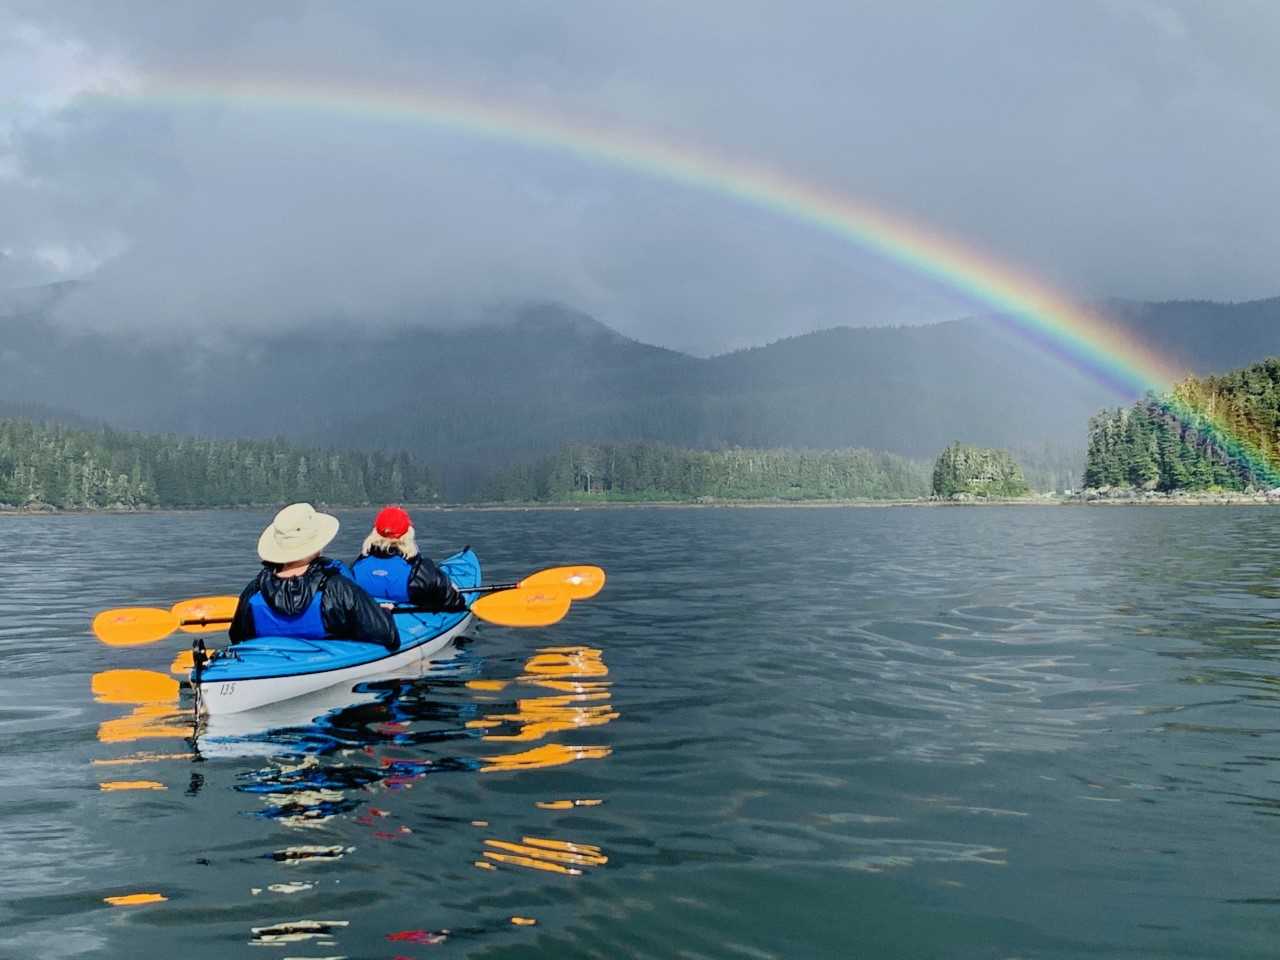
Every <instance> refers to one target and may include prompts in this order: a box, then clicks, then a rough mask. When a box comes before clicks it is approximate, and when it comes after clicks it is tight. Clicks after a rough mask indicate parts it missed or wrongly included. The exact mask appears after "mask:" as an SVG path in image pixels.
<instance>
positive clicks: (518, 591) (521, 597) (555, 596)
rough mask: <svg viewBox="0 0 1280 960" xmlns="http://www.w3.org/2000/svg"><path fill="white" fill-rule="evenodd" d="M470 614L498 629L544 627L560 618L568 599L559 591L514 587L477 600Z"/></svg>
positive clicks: (567, 605)
mask: <svg viewBox="0 0 1280 960" xmlns="http://www.w3.org/2000/svg"><path fill="white" fill-rule="evenodd" d="M471 612H472V613H474V614H475V615H476V616H477V617H479V618H480V619H481V620H486V621H488V622H489V623H496V624H497V625H498V626H500V627H547V626H550V625H551V624H553V623H557V622H559V621H560V620H562V619H564V615H565V614H566V613H568V612H569V597H568V595H567V594H565V593H563V592H561V591H559V590H549V589H545V588H542V587H516V588H515V589H514V590H499V591H498V592H497V593H491V594H489V595H488V596H487V597H481V598H480V599H479V600H477V601H476V602H475V603H473V604H471Z"/></svg>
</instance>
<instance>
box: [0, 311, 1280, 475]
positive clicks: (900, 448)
mask: <svg viewBox="0 0 1280 960" xmlns="http://www.w3.org/2000/svg"><path fill="white" fill-rule="evenodd" d="M38 300H39V298H30V297H28V298H27V301H26V303H27V305H26V306H24V307H21V308H18V309H11V310H10V312H9V315H8V317H7V318H5V319H3V320H2V321H0V322H3V325H4V331H5V335H4V339H3V343H2V344H0V403H4V402H6V401H8V402H10V403H15V402H16V403H26V404H31V403H39V404H47V405H49V406H51V407H56V408H61V409H65V410H70V411H74V412H76V413H79V414H81V415H84V416H90V417H92V418H94V419H98V420H103V421H106V422H108V423H111V424H112V425H114V426H119V427H128V428H134V429H141V430H149V431H173V432H181V433H191V434H200V435H208V436H215V437H216V436H250V437H269V436H276V435H284V436H288V437H290V438H291V439H294V440H297V441H298V442H305V443H320V444H325V445H333V446H340V447H356V448H402V449H406V450H409V451H411V452H413V453H415V454H417V455H418V456H420V457H421V458H423V459H424V460H425V461H426V462H428V463H431V464H433V465H438V467H439V468H440V471H441V474H442V479H443V482H444V485H445V490H446V493H447V494H448V495H450V496H458V495H461V494H462V493H464V492H466V490H467V489H468V488H471V487H473V486H474V485H475V484H476V483H478V482H479V481H480V480H481V479H482V478H484V477H486V476H488V475H489V474H491V473H492V472H493V471H494V470H496V469H497V468H499V467H501V466H505V465H507V464H511V463H518V462H524V461H531V460H534V459H537V458H539V457H541V456H544V455H546V454H548V453H551V452H553V451H554V450H556V449H557V448H558V447H559V446H560V444H562V443H563V442H565V441H585V442H623V441H641V440H643V441H657V442H663V443H669V444H675V445H680V446H687V447H696V448H707V449H717V448H722V447H726V446H735V445H736V446H743V447H756V448H768V447H778V446H805V447H818V448H835V447H855V446H856V447H867V448H872V449H882V450H888V451H893V452H897V453H902V454H906V455H908V456H912V457H921V458H925V457H927V458H932V457H934V456H936V455H937V453H938V452H939V451H940V450H941V449H943V448H944V447H946V446H947V445H948V444H950V443H952V442H954V441H957V440H958V441H963V442H966V443H973V444H978V445H982V446H991V447H1004V448H1009V449H1013V450H1016V451H1024V450H1034V451H1044V450H1045V448H1046V446H1047V447H1048V448H1049V452H1052V451H1055V450H1056V451H1059V452H1060V451H1061V450H1063V449H1064V448H1066V449H1073V450H1083V447H1084V443H1085V439H1086V424H1087V421H1088V418H1089V417H1090V416H1091V415H1092V414H1094V413H1095V412H1097V410H1098V409H1100V408H1101V407H1104V406H1115V405H1117V404H1120V403H1128V402H1131V401H1132V400H1133V399H1135V398H1134V397H1123V396H1117V395H1116V394H1115V393H1114V392H1112V391H1110V390H1109V389H1107V388H1104V387H1102V386H1100V385H1099V384H1097V383H1096V382H1094V381H1093V380H1092V379H1090V378H1089V377H1088V376H1086V375H1085V374H1082V373H1080V372H1077V371H1075V370H1072V369H1070V368H1068V367H1066V366H1065V365H1063V364H1062V363H1061V362H1060V361H1058V360H1057V359H1055V358H1054V357H1052V356H1049V355H1048V354H1046V353H1045V352H1043V351H1042V350H1039V349H1037V348H1035V347H1034V346H1032V345H1031V344H1030V343H1028V342H1027V341H1025V340H1023V339H1022V338H1020V337H1019V336H1018V335H1016V334H1014V333H1011V332H1010V331H1009V330H1008V329H1006V327H1005V325H1003V324H1001V323H1000V322H998V321H997V320H986V319H971V320H963V321H953V322H948V323H941V324H936V325H931V326H916V327H892V328H889V327H878V328H858V329H851V328H836V329H832V330H825V331H822V332H819V333H812V334H807V335H804V336H799V337H792V338H789V339H786V340H781V341H778V342H776V343H772V344H769V345H768V346H763V347H757V348H753V349H749V350H743V351H739V352H735V353H731V354H726V355H723V356H718V357H712V358H710V359H702V358H696V357H691V356H687V355H685V354H681V353H678V352H676V351H672V350H667V349H664V348H661V347H656V346H651V345H648V344H644V343H640V342H637V341H635V340H631V339H629V338H627V337H624V336H622V335H620V334H618V333H617V332H615V331H613V330H611V329H609V328H608V327H606V326H604V325H603V324H600V323H598V322H597V321H595V320H593V319H592V318H590V317H588V316H586V315H584V314H581V313H579V312H576V311H573V310H569V309H566V308H564V307H560V306H554V305H537V306H529V307H525V308H522V309H518V310H513V311H511V312H510V313H509V314H507V315H504V316H503V317H501V318H500V319H495V320H492V321H491V322H488V323H483V324H478V325H473V326H470V327H467V328H465V329H452V330H448V329H432V328H429V327H428V326H427V325H426V324H425V323H424V322H405V323H404V324H402V325H401V326H399V327H398V328H395V329H383V330H379V331H374V332H363V331H357V330H351V331H349V332H347V333H345V334H339V333H337V332H335V331H334V330H333V329H326V328H323V327H321V326H319V325H317V327H316V328H315V329H308V330H303V331H301V332H292V333H287V334H285V333H277V332H272V331H270V330H264V331H262V332H261V333H258V334H255V335H240V336H237V337H234V338H233V337H225V338H221V339H218V338H213V337H205V338H203V339H198V340H191V339H186V340H180V339H177V338H166V337H163V336H159V335H157V336H156V337H153V338H146V339H140V338H138V337H136V336H131V335H123V334H109V333H72V332H68V331H65V330H62V329H61V328H59V327H58V326H57V325H56V324H54V323H52V321H51V319H50V314H51V310H50V308H49V307H47V306H42V305H41V304H40V303H38V302H36V301H38ZM33 303H34V305H32V304H33ZM1107 306H1108V309H1109V310H1111V311H1112V314H1113V315H1114V316H1115V317H1116V318H1117V322H1119V323H1122V324H1124V325H1125V326H1128V327H1129V328H1130V329H1131V330H1132V331H1133V332H1134V333H1135V335H1136V336H1138V337H1140V338H1143V339H1145V340H1147V341H1149V342H1152V343H1153V344H1156V345H1158V346H1159V347H1161V348H1162V349H1163V350H1165V351H1166V352H1168V353H1170V354H1172V355H1174V356H1180V357H1184V358H1186V359H1187V360H1188V361H1190V362H1189V365H1190V366H1191V367H1192V368H1193V369H1195V370H1196V371H1197V372H1210V371H1212V370H1214V369H1221V368H1223V367H1226V366H1230V365H1232V364H1235V365H1239V363H1238V362H1237V360H1235V359H1234V358H1236V357H1247V358H1249V359H1254V360H1256V359H1258V358H1261V357H1264V356H1267V355H1270V354H1280V298H1277V299H1273V300H1266V301H1257V302H1253V303H1243V304H1203V303H1168V304H1138V303H1116V304H1109V305H1107ZM2 315H3V311H0V316H2ZM1081 459H1082V458H1081Z"/></svg>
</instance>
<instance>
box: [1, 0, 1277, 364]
mask: <svg viewBox="0 0 1280 960" xmlns="http://www.w3.org/2000/svg"><path fill="white" fill-rule="evenodd" d="M6 25H7V26H6ZM6 31H7V32H6ZM1277 41H1280V7H1276V6H1275V5H1274V4H1270V3H1264V2H1247V0H1241V2H1238V3H1235V4H1231V5H1228V6H1226V7H1221V6H1219V5H1213V6H1209V5H1202V4H1193V3H1173V2H1168V3H1165V2H1157V0H1131V2H1130V0H1125V2H1122V0H1096V2H1080V3H1073V4H1061V3H1049V2H1043V3H1038V2H1023V0H1000V2H997V0H974V2H970V3H966V4H934V3H924V2H921V3H914V4H913V3H907V4H903V3H894V4H889V3H883V4H865V3H864V4H859V3H855V4H850V3H846V2H835V0H832V2H816V0H815V2H810V3H806V4H801V5H796V4H791V5H780V4H771V3H763V2H749V0H734V2H729V0H708V2H705V3H699V4H689V3H676V2H655V3H647V4H631V5H624V4H603V3H599V2H585V0H584V2H564V3H560V4H556V5H548V4H541V3H533V2H527V3H511V4H502V5H476V4H468V3H456V4H448V3H432V4H421V3H416V2H412V3H411V2H404V3H383V4H379V5H376V6H370V5H360V6H356V5H350V4H343V3H337V2H332V3H309V2H300V0H299V2H291V3H281V4H272V5H265V6H264V9H263V10H258V8H257V5H254V6H250V5H227V4H216V3H194V2H191V3H174V4H164V5H161V6H159V7H156V6H154V5H150V4H148V5H146V6H145V7H144V6H143V5H141V4H136V5H135V4H126V3H121V4H100V3H89V2H83V3H63V4H57V3H44V2H42V3H38V4H37V3H27V2H16V3H10V4H8V5H7V7H6V5H5V4H4V3H3V0H0V81H4V82H6V84H7V85H8V87H9V89H12V90H15V91H16V94H17V95H16V96H14V97H11V98H8V99H6V100H5V101H3V104H4V105H3V107H0V253H3V254H4V257H3V260H0V283H7V284H11V285H13V284H18V283H20V282H23V281H29V282H39V281H44V280H47V279H49V277H50V276H58V275H63V274H69V273H75V272H77V271H83V270H85V269H87V267H88V266H89V265H92V264H95V263H100V264H101V266H100V267H99V269H98V272H97V273H96V274H95V278H94V281H93V283H92V284H91V285H86V286H85V288H84V290H83V292H82V293H81V294H80V295H79V296H78V297H72V298H69V299H68V300H67V301H66V302H65V311H64V315H63V319H64V320H65V322H68V323H77V324H90V325H112V326H119V325H126V324H136V325H144V326H146V327H147V328H148V329H167V330H173V331H177V332H180V333H181V334H182V335H184V336H185V335H188V334H189V332H190V331H192V330H196V331H199V332H201V333H202V334H204V335H207V336H211V337H217V336H220V335H222V333H223V332H224V331H226V330H229V329H241V330H243V329H249V330H252V329H257V328H260V327H262V326H280V325H290V324H301V323H316V322H323V321H333V322H339V321H340V322H343V323H345V324H355V323H365V322H368V323H376V322H382V321H385V320H388V319H399V318H404V317H419V318H435V319H454V320H457V319H459V318H463V317H465V316H466V315H468V314H469V313H471V312H474V311H476V310H478V309H483V308H484V307H486V306H489V305H491V304H494V303H500V302H505V301H510V300H521V299H556V300H562V301H565V302H567V303H571V304H573V305H575V306H580V307H582V308H584V309H587V310H590V311H592V312H594V313H595V314H596V315H597V316H599V317H600V318H601V319H602V320H604V321H606V322H608V323H611V324H613V325H614V326H616V327H618V328H619V329H621V330H623V331H624V332H626V333H629V334H631V335H635V336H638V337H641V338H643V339H649V340H653V341H656V342H661V343H664V344H669V345H672V346H676V347H681V348H688V349H693V350H697V351H703V352H706V351H714V350H719V349H725V348H727V347H732V346H740V345H744V344H747V343H754V342H759V341H761V340H764V339H768V338H772V337H776V336H782V335H787V334H791V333H796V332H801V331H803V330H807V329H813V328H817V327H824V326H831V325H834V324H838V323H852V324H862V323H910V322H919V321H925V320H936V319H943V318H947V317H951V316H955V315H958V314H961V313H965V312H969V311H971V310H973V309H975V308H976V307H977V306H979V305H976V304H974V303H972V302H970V301H967V300H965V299H964V298H963V297H962V296H960V295H959V294H957V293H955V292H954V291H951V290H948V289H947V288H946V287H944V286H941V285H939V284H938V283H936V282H934V281H932V280H930V279H929V278H928V277H924V276H921V275H919V274H917V273H914V272H912V271H910V270H907V269H904V268H901V267H898V266H895V265H893V264H890V263H887V262H885V261H883V260H882V259H880V258H878V257H876V256H874V255H871V254H868V253H866V252H864V251H861V250H859V249H857V248H856V247H854V246H852V245H850V244H849V243H847V242H845V241H843V240H841V239H839V238H836V237H832V236H829V235H826V234H824V233H822V232H821V231H820V230H817V229H814V228H813V227H811V226H808V225H806V224H803V223H800V222H796V221H789V220H787V219H785V218H783V217H780V216H778V215H776V214H773V213H769V212H766V211H761V210H756V209H752V208H750V207H748V206H744V205H743V204H741V203H739V202H737V201H734V200H732V199H730V198H727V197H725V196H721V195H716V194H714V193H712V192H706V191H698V190H693V189H690V188H687V187H680V186H675V185H673V184H670V183H664V182H661V181H660V180H655V179H653V178H649V177H645V176H640V175H636V174H631V173H627V172H625V171H621V170H617V169H609V168H608V167H606V166H603V165H600V164H598V163H585V162H583V161H582V160H581V159H579V158H575V157H573V156H572V155H570V154H567V153H563V152H561V153H557V152H556V151H554V150H552V151H548V150H540V149H531V148H528V147H521V146H518V145H514V144H511V143H502V142H496V141H486V140H483V139H477V138H474V137H468V136H466V135H463V134H461V133H459V132H457V131H449V130H441V129H432V128H430V127H427V126H424V125H421V124H412V123H407V124H406V123H396V122H387V121H385V120H379V119H378V118H375V117H364V118H361V117H353V116H351V115H344V114H341V113H336V112H335V113H311V112H305V111H296V110H292V111H291V110H288V109H279V108H272V107H270V106H261V107H258V108H248V107H245V106H243V105H242V106H235V105H228V104H216V103H215V104H205V105H197V106H188V107H183V108H178V107H175V106H165V105H164V104H163V102H148V101H146V100H142V101H135V102H133V103H131V104H130V103H125V104H116V105H106V104H104V103H102V102H101V101H99V100H94V99H85V98H81V97H77V93H78V92H82V91H90V92H91V91H94V90H102V89H108V90H110V89H118V88H120V87H122V86H126V87H128V86H133V87H138V88H146V86H147V85H148V84H149V83H154V82H155V78H156V77H158V76H163V75H169V74H172V73H175V72H177V73H182V72H190V73H196V74H201V73H215V74H218V75H230V76H248V77H264V78H266V77H274V78H287V79H289V78H291V79H293V80H298V81H301V82H306V81H307V80H308V79H311V80H313V81H314V80H322V81H324V82H327V83H337V84H339V85H341V83H342V82H343V78H351V79H353V80H355V81H358V82H360V83H362V84H373V85H378V84H381V85H388V86H393V87H397V88H403V89H414V88H424V89H435V90H439V89H445V90H449V91H455V92H460V93H471V94H475V95H482V96H485V97H490V98H499V99H503V100H505V101H508V102H510V103H512V104H513V105H518V104H529V105H530V106H532V107H533V108H536V109H538V110H544V111H548V110H549V111H552V112H555V113H557V114H563V115H566V116H571V117H583V118H593V119H598V120H601V121H604V122H608V123H612V124H616V125H618V126H621V127H626V128H633V129H636V130H644V131H652V132H653V133H654V134H655V135H657V136H660V137H661V138H663V139H666V140H669V141H674V142H677V143H690V144H703V145H707V146H709V147H712V148H714V149H716V150H717V151H720V152H724V153H729V154H731V155H736V156H740V157H743V158H747V159H751V160H754V161H758V162H760V163H763V164H768V165H772V166H775V167H777V168H780V169H783V170H785V171H787V172H788V173H789V174H791V175H792V176H795V177H798V178H800V179H808V180H812V181H814V182H818V183H822V184H826V185H829V186H830V187H831V188H833V189H835V190H837V191H843V192H845V193H847V194H849V195H850V196H853V197H857V198H859V199H862V200H865V201H868V202H871V203H873V204H878V205H880V206H882V207H884V208H886V209H888V210H892V211H896V212H899V213H901V214H903V215H905V216H908V217H911V218H914V219H916V220H919V221H921V222H922V223H926V224H931V225H934V226H935V227H936V228H938V229H940V230H942V231H945V232H947V233H949V234H951V235H953V236H955V237H957V238H960V239H961V240H962V241H964V242H969V243H972V244H974V245H976V246H978V247H980V248H982V249H985V250H987V251H989V252H990V253H991V254H992V255H994V256H997V257H1003V258H1005V259H1008V260H1010V261H1011V262H1013V263H1016V264H1019V265H1021V266H1022V267H1024V268H1025V269H1026V270H1028V271H1030V272H1033V273H1037V274H1040V275H1042V276H1044V277H1046V278H1047V279H1049V280H1051V281H1053V282H1055V283H1057V284H1059V285H1061V286H1062V287H1063V288H1065V289H1066V290H1068V291H1071V292H1073V293H1075V294H1077V295H1079V296H1087V297H1098V296H1123V297H1138V298H1173V297H1184V296H1194V297H1214V298H1222V299H1242V298H1248V297H1254V296H1265V295H1271V294H1274V293H1276V292H1277V288H1278V287H1280V284H1277V282H1276V280H1275V274H1274V264H1275V262H1276V261H1277V254H1280V218H1277V217H1276V216H1275V211H1276V210H1277V209H1280V178H1277V177H1276V176H1275V175H1274V157H1275V156H1277V155H1280V124H1277V123H1276V122H1275V117H1276V116H1277V111H1278V109H1280V82H1277V81H1280V76H1278V75H1277V74H1278V73H1280V68H1277V67H1276V66H1275V61H1274V57H1273V56H1272V51H1274V49H1275V46H1276V42H1277Z"/></svg>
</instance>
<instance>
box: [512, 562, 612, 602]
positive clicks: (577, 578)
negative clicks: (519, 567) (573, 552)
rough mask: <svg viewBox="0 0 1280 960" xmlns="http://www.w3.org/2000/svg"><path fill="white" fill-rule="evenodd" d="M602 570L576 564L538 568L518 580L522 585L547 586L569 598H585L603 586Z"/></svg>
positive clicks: (593, 594) (592, 595)
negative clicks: (544, 568)
mask: <svg viewBox="0 0 1280 960" xmlns="http://www.w3.org/2000/svg"><path fill="white" fill-rule="evenodd" d="M604 579H605V578H604V570H602V569H601V568H600V567H592V566H583V565H578V566H575V567H551V568H550V569H547V570H539V571H538V572H537V573H535V574H531V575H530V576H527V577H525V578H524V579H523V580H521V581H520V586H522V587H549V588H551V589H553V590H559V591H561V592H563V593H564V594H565V595H566V596H567V597H568V598H569V599H570V600H586V599H587V598H588V597H594V596H595V595H596V594H597V593H599V592H600V591H601V590H602V589H603V588H604Z"/></svg>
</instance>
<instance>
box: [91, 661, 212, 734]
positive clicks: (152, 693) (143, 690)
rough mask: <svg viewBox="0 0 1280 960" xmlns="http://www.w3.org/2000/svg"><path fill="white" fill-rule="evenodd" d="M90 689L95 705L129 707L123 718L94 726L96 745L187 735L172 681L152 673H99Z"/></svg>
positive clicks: (186, 721) (186, 717) (186, 723)
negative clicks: (104, 704) (131, 708)
mask: <svg viewBox="0 0 1280 960" xmlns="http://www.w3.org/2000/svg"><path fill="white" fill-rule="evenodd" d="M90 685H91V689H92V691H93V696H94V699H96V700H97V701H98V702H99V703H108V704H122V705H133V710H132V711H131V712H130V713H129V714H127V715H126V716H123V717H116V718H114V719H111V720H104V721H103V722H102V723H100V724H99V725H98V741H99V742H100V743H131V742H133V741H136V740H146V739H155V738H166V737H170V738H185V737H188V736H190V735H191V722H190V717H189V715H188V714H187V713H185V712H184V711H182V709H181V708H180V707H179V705H178V682H177V681H176V680H174V679H173V678H172V677H167V676H165V675H164V674H163V673H156V672H155V671H154V670H103V671H100V672H99V673H95V674H94V675H93V679H92V681H91V684H90Z"/></svg>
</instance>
